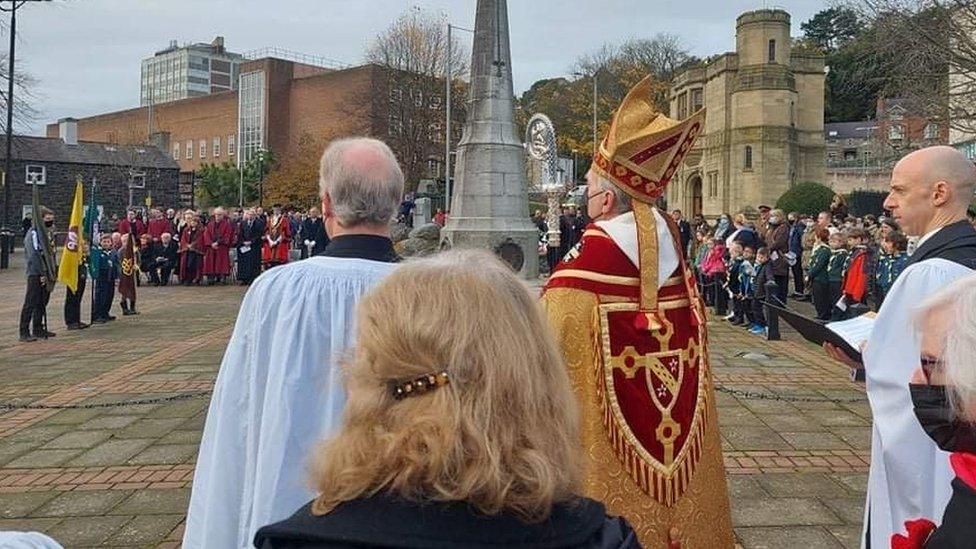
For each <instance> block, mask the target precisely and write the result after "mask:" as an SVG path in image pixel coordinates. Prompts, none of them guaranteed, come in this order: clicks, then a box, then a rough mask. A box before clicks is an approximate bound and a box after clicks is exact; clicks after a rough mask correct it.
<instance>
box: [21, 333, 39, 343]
mask: <svg viewBox="0 0 976 549" xmlns="http://www.w3.org/2000/svg"><path fill="white" fill-rule="evenodd" d="M20 341H23V342H24V343H30V342H32V341H37V338H36V337H34V336H32V335H30V334H20Z"/></svg>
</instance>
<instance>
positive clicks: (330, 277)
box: [183, 257, 395, 549]
mask: <svg viewBox="0 0 976 549" xmlns="http://www.w3.org/2000/svg"><path fill="white" fill-rule="evenodd" d="M394 267H395V265H394V264H392V263H381V262H378V261H369V260H365V259H347V258H334V257H313V258H310V259H307V260H304V261H299V262H296V263H291V264H288V265H284V266H281V267H276V268H274V269H271V270H270V271H268V272H266V273H264V274H263V275H261V276H260V277H258V279H257V280H255V282H254V284H253V285H252V286H251V288H250V290H249V291H248V292H247V295H246V296H245V297H244V302H243V303H242V305H241V309H240V313H239V315H238V318H237V324H236V325H235V327H234V333H233V335H232V336H231V340H230V343H229V344H228V346H227V351H226V352H225V354H224V359H223V361H222V362H221V365H220V373H219V374H218V376H217V383H216V385H215V387H214V393H213V398H212V400H211V402H210V410H209V412H208V414H207V422H206V425H205V427H204V432H203V440H202V441H201V443H200V455H199V457H198V458H197V465H196V473H195V475H194V478H193V491H192V495H191V497H190V508H189V512H188V516H187V520H186V533H185V534H184V537H183V547H185V548H187V549H197V548H207V549H211V548H218V547H219V548H227V549H232V548H243V547H252V542H253V539H254V534H255V533H256V532H257V530H258V529H259V528H261V527H262V526H265V525H268V524H271V523H273V522H276V521H279V520H282V519H285V518H287V517H289V516H291V514H292V513H294V512H295V511H296V510H297V509H298V508H299V507H301V506H302V505H304V504H305V503H307V502H308V501H309V500H311V499H312V498H313V497H314V495H315V493H314V491H313V490H312V489H311V488H310V485H309V482H308V463H309V456H310V453H311V451H312V450H313V448H314V447H315V446H316V445H317V444H318V443H319V442H320V441H322V440H323V439H324V438H326V437H328V436H329V435H330V434H331V433H332V432H333V430H334V429H335V428H337V427H338V425H339V422H340V420H341V416H342V408H343V406H344V404H345V392H344V390H343V387H342V374H341V371H340V366H339V364H338V361H337V357H340V356H341V354H342V353H343V352H345V351H348V350H349V348H350V346H351V345H352V343H353V335H354V334H353V328H354V324H355V311H356V304H357V303H358V301H359V298H360V297H361V296H362V295H363V294H364V293H365V292H367V291H368V290H369V289H370V288H371V287H373V286H374V285H375V284H376V283H377V282H378V281H379V280H380V279H382V278H383V277H384V276H385V275H387V274H388V273H389V272H391V271H392V270H393V268H394Z"/></svg>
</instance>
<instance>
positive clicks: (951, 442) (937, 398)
mask: <svg viewBox="0 0 976 549" xmlns="http://www.w3.org/2000/svg"><path fill="white" fill-rule="evenodd" d="M908 387H909V390H910V391H911V393H912V404H914V406H915V417H916V418H918V422H919V423H921V424H922V429H924V430H925V433H926V434H928V435H929V437H930V438H931V439H932V440H934V441H935V443H936V444H937V445H938V446H939V448H940V449H941V450H943V451H945V452H966V453H970V454H973V453H976V425H974V424H972V423H968V422H965V421H961V420H959V419H958V418H956V417H954V416H953V414H952V408H951V407H950V406H949V395H948V394H947V393H946V388H945V386H944V385H915V384H914V383H913V384H910V385H909V386H908Z"/></svg>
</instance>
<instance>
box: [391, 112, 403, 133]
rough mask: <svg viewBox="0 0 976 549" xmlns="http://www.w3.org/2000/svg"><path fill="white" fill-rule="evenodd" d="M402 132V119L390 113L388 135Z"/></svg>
mask: <svg viewBox="0 0 976 549" xmlns="http://www.w3.org/2000/svg"><path fill="white" fill-rule="evenodd" d="M402 133H403V121H402V120H400V117H399V116H397V115H396V114H394V113H390V135H400V134H402Z"/></svg>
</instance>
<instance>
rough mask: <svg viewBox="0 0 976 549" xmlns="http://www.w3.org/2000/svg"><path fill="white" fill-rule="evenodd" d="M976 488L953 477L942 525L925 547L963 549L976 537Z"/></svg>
mask: <svg viewBox="0 0 976 549" xmlns="http://www.w3.org/2000/svg"><path fill="white" fill-rule="evenodd" d="M974 516H976V490H973V489H972V488H971V487H969V485H967V484H966V483H965V482H963V481H962V480H961V479H959V478H954V479H952V497H951V498H950V499H949V504H948V505H946V508H945V513H944V514H943V515H942V525H941V526H939V528H938V529H937V530H936V531H935V532H933V533H932V535H931V536H930V537H929V539H928V541H926V542H925V549H963V548H964V547H972V546H973V545H974V543H973V540H974V539H976V521H974V520H973V517H974Z"/></svg>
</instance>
